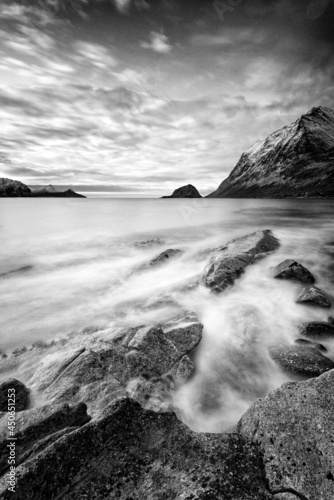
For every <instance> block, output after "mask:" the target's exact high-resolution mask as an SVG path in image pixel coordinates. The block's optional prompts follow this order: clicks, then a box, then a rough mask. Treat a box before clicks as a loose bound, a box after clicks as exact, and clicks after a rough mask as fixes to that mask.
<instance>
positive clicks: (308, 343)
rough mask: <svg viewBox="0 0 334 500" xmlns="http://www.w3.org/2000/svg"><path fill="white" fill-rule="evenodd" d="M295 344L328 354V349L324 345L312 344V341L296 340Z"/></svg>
mask: <svg viewBox="0 0 334 500" xmlns="http://www.w3.org/2000/svg"><path fill="white" fill-rule="evenodd" d="M295 344H298V345H303V346H306V347H313V348H314V349H317V351H321V352H327V349H326V347H325V346H324V345H322V344H316V343H315V342H311V341H310V340H305V339H297V340H295Z"/></svg>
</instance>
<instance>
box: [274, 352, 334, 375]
mask: <svg viewBox="0 0 334 500" xmlns="http://www.w3.org/2000/svg"><path fill="white" fill-rule="evenodd" d="M270 356H271V358H272V359H273V360H274V361H275V362H276V363H277V364H278V366H279V367H280V368H281V370H283V371H284V372H286V373H288V374H291V375H299V376H302V377H309V378H311V377H318V376H319V375H322V374H323V373H325V372H327V371H329V370H332V369H333V368H334V363H333V361H331V360H330V359H329V358H327V357H326V356H324V355H323V354H321V352H320V351H319V350H317V349H314V348H313V347H312V346H308V345H291V346H275V347H272V348H271V349H270Z"/></svg>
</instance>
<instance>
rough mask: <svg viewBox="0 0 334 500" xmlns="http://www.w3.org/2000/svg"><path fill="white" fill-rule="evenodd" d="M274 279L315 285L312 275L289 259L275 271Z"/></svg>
mask: <svg viewBox="0 0 334 500" xmlns="http://www.w3.org/2000/svg"><path fill="white" fill-rule="evenodd" d="M274 278H276V279H283V280H296V281H301V282H302V283H314V281H315V279H314V276H313V274H312V273H310V271H309V270H308V269H306V267H304V266H302V265H301V264H298V262H296V261H295V260H292V259H287V260H285V261H284V262H281V264H279V265H278V266H277V267H275V269H274Z"/></svg>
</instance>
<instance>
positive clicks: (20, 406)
mask: <svg viewBox="0 0 334 500" xmlns="http://www.w3.org/2000/svg"><path fill="white" fill-rule="evenodd" d="M13 390H14V392H13ZM14 395H15V411H16V412H19V411H23V410H25V409H26V408H27V407H28V404H29V389H27V388H26V386H25V385H24V384H22V382H20V381H19V380H17V379H15V378H12V379H9V380H6V381H5V382H2V384H0V411H4V412H7V411H8V405H9V403H10V406H13V401H12V400H13V397H14ZM9 397H11V401H10V402H9V400H8V398H9Z"/></svg>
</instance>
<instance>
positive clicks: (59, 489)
mask: <svg viewBox="0 0 334 500" xmlns="http://www.w3.org/2000/svg"><path fill="white" fill-rule="evenodd" d="M1 486H2V496H1V498H2V499H3V500H7V499H10V498H13V496H12V495H13V494H12V493H11V492H8V491H7V492H6V491H5V484H4V481H2V484H1ZM0 491H1V490H0ZM15 498H16V499H17V500H45V499H48V500H55V499H56V498H62V499H64V500H72V499H73V500H74V499H75V500H83V499H87V498H89V499H94V498H96V499H97V498H99V499H107V498H109V499H116V498H118V499H120V500H129V499H130V498H131V499H133V500H142V499H143V498H145V500H163V499H165V500H172V499H173V500H174V499H176V498H182V499H184V500H210V499H215V500H270V499H273V497H272V495H270V494H269V493H268V491H267V490H266V485H265V481H264V479H263V477H262V463H261V458H260V456H259V455H258V453H257V450H256V447H254V446H253V445H252V444H251V443H250V440H249V439H245V438H243V437H240V436H239V435H237V434H230V435H225V436H224V435H212V434H196V433H194V432H192V431H190V430H189V429H188V428H187V427H186V426H185V425H183V424H182V423H181V422H179V421H178V420H177V418H176V416H175V415H174V414H157V413H154V412H151V411H145V410H143V409H142V408H141V407H140V405H139V404H138V403H135V402H133V401H131V400H129V399H122V400H119V401H116V402H115V403H114V404H113V405H112V409H111V412H110V415H108V416H107V417H105V418H103V419H102V420H100V421H98V422H90V423H88V424H87V425H85V426H84V427H81V428H79V429H77V430H74V431H73V432H71V433H69V434H67V435H65V436H63V437H60V439H58V440H57V441H56V442H55V443H52V444H51V445H50V446H48V447H47V448H46V449H45V450H44V451H42V452H41V453H39V454H38V455H37V456H33V457H31V458H28V459H27V460H26V461H25V462H24V463H23V464H21V465H20V466H19V467H18V468H17V488H16V494H15Z"/></svg>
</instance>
